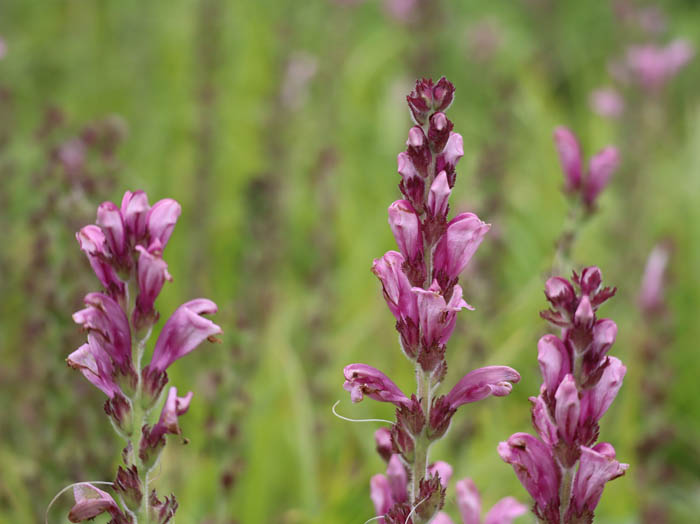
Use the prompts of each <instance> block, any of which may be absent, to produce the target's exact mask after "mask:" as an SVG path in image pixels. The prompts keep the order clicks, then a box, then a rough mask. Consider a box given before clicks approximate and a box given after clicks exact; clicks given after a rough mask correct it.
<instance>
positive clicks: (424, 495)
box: [415, 475, 446, 522]
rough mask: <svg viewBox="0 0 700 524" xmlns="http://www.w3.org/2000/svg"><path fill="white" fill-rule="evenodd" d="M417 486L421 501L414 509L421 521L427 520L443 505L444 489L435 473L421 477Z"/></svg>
mask: <svg viewBox="0 0 700 524" xmlns="http://www.w3.org/2000/svg"><path fill="white" fill-rule="evenodd" d="M418 486H419V487H418V500H421V501H422V502H421V503H420V504H419V505H418V506H416V508H415V511H416V514H417V515H418V516H419V517H421V518H422V519H423V522H429V521H430V520H431V519H432V518H433V516H434V515H435V514H436V513H437V512H438V511H440V510H441V509H442V507H443V506H444V505H445V491H446V490H445V488H444V487H442V484H441V482H440V477H438V476H437V475H433V476H430V477H426V478H422V479H421V480H420V482H419V484H418Z"/></svg>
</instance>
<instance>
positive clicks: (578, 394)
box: [498, 267, 628, 524]
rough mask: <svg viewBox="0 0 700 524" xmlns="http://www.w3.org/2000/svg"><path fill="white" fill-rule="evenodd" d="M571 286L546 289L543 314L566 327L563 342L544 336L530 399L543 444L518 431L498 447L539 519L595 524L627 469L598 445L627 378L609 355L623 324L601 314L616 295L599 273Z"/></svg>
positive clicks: (558, 283) (562, 283) (550, 284)
mask: <svg viewBox="0 0 700 524" xmlns="http://www.w3.org/2000/svg"><path fill="white" fill-rule="evenodd" d="M573 282H574V284H575V285H576V288H575V287H574V285H572V283H571V282H569V281H568V280H566V279H564V278H561V277H553V278H550V279H549V280H548V281H547V283H546V286H545V295H546V297H547V300H548V301H549V303H550V304H551V308H550V309H548V310H546V311H543V312H542V313H541V315H542V317H543V318H544V319H545V320H548V321H549V322H550V323H552V324H553V325H555V326H558V327H560V328H561V329H562V337H561V338H559V337H557V336H556V335H551V334H550V335H545V336H543V337H542V338H541V339H540V341H539V342H538V345H537V349H538V358H537V360H538V362H539V367H540V371H541V373H542V379H543V384H542V387H541V389H540V394H539V396H537V397H531V398H530V401H531V402H532V421H533V425H534V427H535V429H536V430H537V434H538V435H539V438H537V437H534V436H532V435H529V434H527V433H516V434H514V435H512V436H511V437H510V438H509V439H508V440H507V441H506V442H501V443H500V444H499V446H498V452H499V454H500V455H501V458H502V459H503V460H504V461H506V462H507V463H509V464H511V465H512V466H513V469H514V470H515V473H516V475H517V476H518V479H519V480H520V482H521V483H522V484H523V486H525V488H526V489H527V490H528V492H529V493H530V495H532V497H533V499H534V502H535V504H534V508H533V511H534V513H535V515H537V517H538V518H539V519H540V520H541V521H542V522H543V523H547V524H574V523H590V522H592V521H593V512H594V510H595V508H596V506H597V505H598V501H599V500H600V497H601V495H602V493H603V487H604V485H605V483H606V482H608V481H609V480H612V479H614V478H617V477H619V476H621V475H623V474H624V472H625V470H626V469H627V468H628V465H627V464H621V463H619V462H618V461H617V460H615V449H614V448H613V446H612V445H611V444H609V443H607V442H599V443H596V441H597V440H598V433H599V426H598V423H599V421H600V419H601V417H602V416H603V415H604V414H605V412H606V411H607V410H608V408H609V407H610V405H611V404H612V402H613V400H614V399H615V397H616V396H617V393H618V391H619V389H620V387H621V386H622V380H623V378H624V376H625V372H626V368H625V366H624V365H623V364H622V362H621V361H620V360H619V359H617V358H615V357H610V356H607V353H608V351H609V349H610V347H611V346H612V345H613V343H614V342H615V337H616V335H617V325H616V324H615V322H613V321H612V320H610V319H599V318H597V316H596V311H597V309H598V308H599V307H600V306H601V304H603V303H604V302H605V301H606V300H608V299H609V298H611V297H612V296H613V295H614V294H615V289H610V288H607V287H602V286H601V283H602V277H601V273H600V270H599V269H598V268H597V267H587V268H585V269H584V270H583V271H582V272H581V274H580V275H578V274H576V273H575V272H574V275H573ZM577 289H578V292H577Z"/></svg>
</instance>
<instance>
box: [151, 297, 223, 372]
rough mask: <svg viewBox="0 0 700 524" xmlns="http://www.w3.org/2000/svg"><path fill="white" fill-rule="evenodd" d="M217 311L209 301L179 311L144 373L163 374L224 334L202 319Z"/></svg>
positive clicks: (188, 304) (189, 304)
mask: <svg viewBox="0 0 700 524" xmlns="http://www.w3.org/2000/svg"><path fill="white" fill-rule="evenodd" d="M216 311H217V307H216V304H215V303H214V302H212V301H211V300H207V299H206V298H198V299H195V300H190V301H189V302H185V303H184V304H182V305H181V306H180V307H179V308H177V309H176V310H175V312H174V313H173V314H172V315H171V317H170V318H169V319H168V321H167V322H166V323H165V325H164V326H163V329H162V331H161V332H160V336H159V337H158V341H157V342H156V346H155V348H154V350H153V358H152V359H151V363H150V365H149V366H147V368H144V371H145V370H146V369H148V370H149V371H150V372H151V373H156V372H158V373H162V372H163V371H165V370H166V369H167V368H168V366H170V364H172V363H173V362H175V361H176V360H178V359H180V358H182V357H184V356H185V355H187V354H188V353H190V352H191V351H192V350H194V349H195V348H196V347H197V346H199V345H200V344H201V343H202V342H204V341H205V340H208V339H211V338H213V337H214V335H219V334H221V333H222V331H221V328H220V327H219V326H217V325H216V324H214V323H213V322H212V321H211V320H209V319H207V318H204V317H202V315H211V314H213V313H216Z"/></svg>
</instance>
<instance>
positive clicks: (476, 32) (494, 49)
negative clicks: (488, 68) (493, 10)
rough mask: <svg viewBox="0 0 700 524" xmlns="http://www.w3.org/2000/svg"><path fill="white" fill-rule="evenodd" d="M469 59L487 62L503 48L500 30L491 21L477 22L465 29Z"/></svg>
mask: <svg viewBox="0 0 700 524" xmlns="http://www.w3.org/2000/svg"><path fill="white" fill-rule="evenodd" d="M467 46H468V50H469V51H468V53H469V58H471V59H472V60H474V61H475V62H488V61H489V60H490V59H492V58H493V57H494V55H495V54H496V53H498V51H499V50H500V49H501V47H502V46H503V36H502V30H501V29H500V28H499V27H498V25H497V24H496V23H495V22H494V21H493V20H488V19H484V20H479V21H478V22H475V23H474V24H473V25H472V26H470V27H469V29H467Z"/></svg>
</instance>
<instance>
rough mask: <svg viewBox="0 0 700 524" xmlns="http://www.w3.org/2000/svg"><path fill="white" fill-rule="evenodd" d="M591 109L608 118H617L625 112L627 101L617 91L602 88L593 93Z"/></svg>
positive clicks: (610, 88)
mask: <svg viewBox="0 0 700 524" xmlns="http://www.w3.org/2000/svg"><path fill="white" fill-rule="evenodd" d="M590 105H591V109H592V110H593V111H594V112H595V113H597V114H599V115H600V116H604V117H607V118H617V117H619V116H620V115H621V114H622V113H623V112H624V110H625V99H624V98H622V95H621V94H620V92H619V91H618V90H617V89H614V88H612V87H602V88H600V89H595V90H593V91H592V92H591V96H590Z"/></svg>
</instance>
